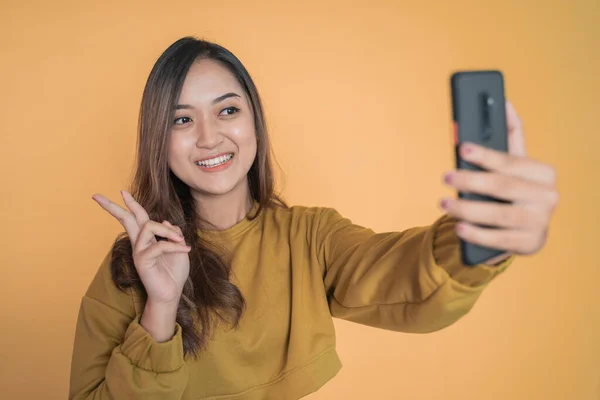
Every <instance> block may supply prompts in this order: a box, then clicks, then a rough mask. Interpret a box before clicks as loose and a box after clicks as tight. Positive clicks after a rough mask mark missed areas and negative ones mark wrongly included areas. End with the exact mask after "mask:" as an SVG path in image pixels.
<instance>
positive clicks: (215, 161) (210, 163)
mask: <svg viewBox="0 0 600 400" xmlns="http://www.w3.org/2000/svg"><path fill="white" fill-rule="evenodd" d="M232 158H233V153H229V154H224V155H222V156H218V157H215V158H210V159H208V160H202V161H196V162H195V163H194V164H196V165H197V166H199V167H202V168H208V169H210V168H215V167H218V166H220V165H223V164H226V163H227V162H228V161H230V160H231V159H232Z"/></svg>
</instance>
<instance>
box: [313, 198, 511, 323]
mask: <svg viewBox="0 0 600 400" xmlns="http://www.w3.org/2000/svg"><path fill="white" fill-rule="evenodd" d="M455 224H456V221H455V219H453V218H451V217H449V216H448V215H444V216H442V217H440V218H439V219H438V220H437V221H435V223H434V224H432V225H430V226H423V227H415V228H411V229H407V230H405V231H402V232H388V233H375V232H374V231H372V230H371V229H368V228H365V227H362V226H359V225H356V224H354V223H352V222H351V221H350V220H349V219H347V218H344V217H342V216H341V215H340V214H339V213H338V212H337V211H335V210H333V209H324V210H323V214H322V215H321V217H320V218H319V226H318V229H317V230H318V233H317V242H318V244H319V246H318V251H319V253H320V254H319V257H320V259H321V261H322V264H323V268H324V283H325V288H326V290H327V295H328V300H329V305H330V310H331V314H332V315H333V316H334V317H338V318H343V319H346V320H349V321H354V322H358V323H361V324H365V325H370V326H374V327H378V328H383V329H389V330H394V331H403V332H431V331H435V330H439V329H442V328H444V327H446V326H448V325H451V324H452V323H454V322H456V321H457V320H458V319H459V318H461V317H462V316H464V315H465V314H466V313H467V312H468V311H469V310H470V309H471V308H472V307H473V305H474V303H475V301H476V300H477V298H478V297H479V295H480V294H481V293H482V290H483V289H484V288H485V287H486V285H487V284H488V283H489V282H490V281H491V280H492V279H493V278H494V277H496V276H497V275H498V274H500V273H502V272H503V271H504V270H505V269H506V268H507V267H508V266H509V264H510V263H511V262H512V260H513V257H510V258H509V259H507V260H505V261H503V262H502V263H501V264H499V265H497V266H493V267H492V266H486V265H478V266H475V267H468V266H465V265H463V264H462V262H461V260H460V252H459V251H460V247H459V241H458V237H457V236H456V234H455V229H454V228H455Z"/></svg>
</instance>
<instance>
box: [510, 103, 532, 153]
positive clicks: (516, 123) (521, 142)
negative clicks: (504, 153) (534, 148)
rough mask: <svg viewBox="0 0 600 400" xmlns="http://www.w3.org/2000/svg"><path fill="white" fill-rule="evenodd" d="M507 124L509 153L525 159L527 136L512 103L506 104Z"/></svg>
mask: <svg viewBox="0 0 600 400" xmlns="http://www.w3.org/2000/svg"><path fill="white" fill-rule="evenodd" d="M506 124H507V128H508V153H509V154H511V155H513V156H519V157H525V156H526V155H527V149H526V147H525V135H524V134H523V123H522V122H521V119H520V118H519V116H518V115H517V111H516V110H515V108H514V107H513V105H512V104H511V103H510V102H508V101H507V102H506Z"/></svg>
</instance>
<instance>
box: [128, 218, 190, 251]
mask: <svg viewBox="0 0 600 400" xmlns="http://www.w3.org/2000/svg"><path fill="white" fill-rule="evenodd" d="M156 236H158V237H161V238H166V239H169V240H171V241H173V242H176V243H178V244H179V243H185V239H184V238H183V236H182V235H180V234H179V233H178V232H177V231H176V230H175V229H173V228H171V227H169V226H166V225H163V224H159V223H158V222H155V221H148V222H146V224H145V225H144V227H143V228H142V230H141V232H140V235H139V237H138V240H137V243H136V252H141V251H143V250H145V249H146V248H148V247H150V246H151V245H152V244H154V243H156Z"/></svg>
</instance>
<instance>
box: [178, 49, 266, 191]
mask: <svg viewBox="0 0 600 400" xmlns="http://www.w3.org/2000/svg"><path fill="white" fill-rule="evenodd" d="M255 157H256V131H255V127H254V117H253V114H252V109H251V107H250V102H249V99H248V98H247V97H246V94H245V92H244V90H243V89H242V87H241V86H240V84H239V83H238V81H237V80H236V79H235V77H234V76H233V74H232V73H231V72H229V70H227V69H226V68H225V67H223V66H222V65H220V64H219V63H218V62H216V61H213V60H206V59H204V60H199V61H196V62H195V63H194V64H193V65H192V66H191V68H190V70H189V72H188V74H187V76H186V78H185V81H184V84H183V89H182V92H181V95H180V97H179V100H178V102H177V106H176V112H175V117H174V121H173V124H172V128H171V135H170V140H169V167H170V168H171V171H173V173H174V174H175V175H176V176H177V177H178V178H179V179H181V181H183V182H184V183H185V184H187V185H188V186H189V187H190V189H191V190H192V193H193V194H194V195H196V196H197V195H200V196H214V195H224V194H227V193H230V192H232V191H234V189H241V190H236V191H237V192H239V193H241V194H244V195H245V194H246V193H247V187H248V180H247V174H248V171H249V170H250V167H251V166H252V163H253V162H254V158H255ZM242 186H243V187H242Z"/></svg>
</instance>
